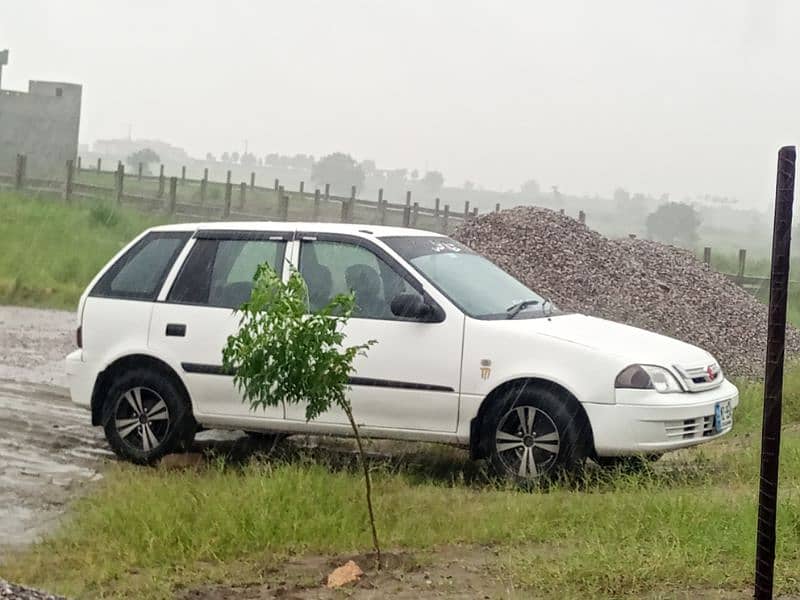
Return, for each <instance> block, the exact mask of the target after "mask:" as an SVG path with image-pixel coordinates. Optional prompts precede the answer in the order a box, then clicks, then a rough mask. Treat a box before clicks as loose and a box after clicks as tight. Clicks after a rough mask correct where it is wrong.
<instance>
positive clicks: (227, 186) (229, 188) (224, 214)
mask: <svg viewBox="0 0 800 600" xmlns="http://www.w3.org/2000/svg"><path fill="white" fill-rule="evenodd" d="M232 195H233V188H232V186H231V172H230V171H228V180H227V181H226V182H225V208H223V209H222V218H223V219H227V218H228V217H230V216H231V196H232Z"/></svg>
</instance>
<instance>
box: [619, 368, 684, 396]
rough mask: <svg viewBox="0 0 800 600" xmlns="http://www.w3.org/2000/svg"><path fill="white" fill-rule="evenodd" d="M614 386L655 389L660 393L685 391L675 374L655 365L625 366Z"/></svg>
mask: <svg viewBox="0 0 800 600" xmlns="http://www.w3.org/2000/svg"><path fill="white" fill-rule="evenodd" d="M614 387H616V388H627V389H634V390H655V391H657V392H659V393H660V394H671V393H679V392H683V389H682V388H681V386H680V384H679V383H678V380H677V379H675V376H674V375H673V374H672V373H670V372H669V371H668V370H667V369H665V368H663V367H656V366H653V365H631V366H629V367H625V368H624V369H623V370H622V371H621V372H620V374H619V375H617V379H616V381H614Z"/></svg>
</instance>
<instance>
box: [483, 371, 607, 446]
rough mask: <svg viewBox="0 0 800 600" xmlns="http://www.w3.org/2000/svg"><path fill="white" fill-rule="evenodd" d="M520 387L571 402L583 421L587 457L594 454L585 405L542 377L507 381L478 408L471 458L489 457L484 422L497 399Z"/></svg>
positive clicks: (565, 390) (561, 387)
mask: <svg viewBox="0 0 800 600" xmlns="http://www.w3.org/2000/svg"><path fill="white" fill-rule="evenodd" d="M520 386H522V387H528V386H530V387H535V388H539V389H547V390H551V391H554V392H556V393H557V394H558V395H559V396H560V397H562V398H564V400H565V401H566V402H569V403H570V404H571V405H572V406H574V407H575V409H576V415H577V416H578V418H579V419H581V425H582V427H581V431H584V432H585V439H584V443H585V445H586V448H585V449H586V452H587V455H588V454H590V453H593V452H594V434H593V432H592V424H591V422H590V421H589V415H587V414H586V410H585V409H584V408H583V405H582V404H581V403H580V401H579V400H578V398H577V397H576V396H575V394H573V393H572V392H571V391H569V390H568V389H567V388H565V387H564V386H563V385H561V384H559V383H556V382H554V381H551V380H549V379H544V378H542V377H518V378H516V379H511V380H509V381H505V382H503V383H501V384H500V385H498V386H497V387H495V388H494V389H493V390H492V391H491V392H489V393H488V394H487V395H486V397H485V398H484V399H483V401H482V402H481V405H480V407H479V408H478V413H477V414H476V415H475V417H474V418H473V419H472V421H471V422H470V436H469V454H470V458H472V459H479V458H486V457H487V456H489V448H488V447H487V441H488V440H487V439H486V436H485V435H483V430H484V420H485V418H486V415H487V413H488V412H489V407H491V406H492V405H493V403H494V402H495V401H496V399H497V398H499V397H500V396H502V395H503V394H506V393H508V392H509V391H511V390H513V389H515V388H517V387H520Z"/></svg>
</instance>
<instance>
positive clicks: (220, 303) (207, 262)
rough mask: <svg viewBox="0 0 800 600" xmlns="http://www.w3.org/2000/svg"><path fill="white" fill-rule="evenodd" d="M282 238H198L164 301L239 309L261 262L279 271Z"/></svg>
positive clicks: (283, 251) (282, 259)
mask: <svg viewBox="0 0 800 600" xmlns="http://www.w3.org/2000/svg"><path fill="white" fill-rule="evenodd" d="M285 252H286V242H284V241H282V240H216V239H198V240H196V241H195V244H194V247H193V248H192V250H191V252H189V256H188V257H187V258H186V263H185V264H184V266H183V268H182V269H181V272H180V273H179V274H178V277H177V279H176V280H175V284H174V285H173V286H172V289H171V290H170V293H169V296H168V297H167V301H169V302H178V303H182V304H201V305H208V306H215V307H220V308H238V307H239V306H241V305H242V304H243V303H244V302H246V301H247V300H248V299H249V298H250V293H251V292H252V291H253V276H254V275H255V273H256V269H257V268H258V266H259V265H260V264H262V263H267V264H268V265H270V266H271V267H272V268H273V269H275V271H277V272H278V273H279V274H280V273H281V272H282V268H283V261H284V255H285Z"/></svg>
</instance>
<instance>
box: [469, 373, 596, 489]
mask: <svg viewBox="0 0 800 600" xmlns="http://www.w3.org/2000/svg"><path fill="white" fill-rule="evenodd" d="M487 417H488V418H487V420H486V426H485V427H484V435H486V436H488V438H489V439H488V442H489V444H488V445H489V449H490V462H491V465H492V468H493V470H494V471H495V473H497V474H498V475H500V476H502V477H505V478H508V479H511V480H513V481H516V482H517V483H520V484H528V483H534V482H537V481H541V480H543V479H546V478H548V477H552V476H553V475H555V474H556V473H558V472H562V471H573V470H576V469H577V468H578V467H579V466H580V465H582V464H583V462H584V460H585V458H586V451H585V446H586V444H585V434H586V431H585V428H584V427H583V426H582V424H583V423H584V419H583V418H582V415H581V414H580V413H579V409H578V407H577V406H576V403H575V402H574V401H573V400H572V399H571V398H565V397H563V396H562V395H561V394H559V393H557V392H556V391H554V390H552V389H548V388H543V387H533V386H522V387H519V388H515V389H512V390H510V391H508V392H507V393H506V394H505V395H504V397H503V398H498V399H497V401H496V402H495V404H494V406H493V407H492V408H491V409H490V412H489V414H488V415H487Z"/></svg>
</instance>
